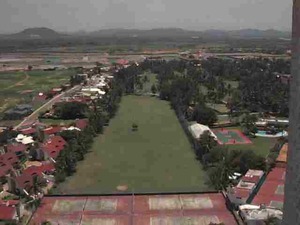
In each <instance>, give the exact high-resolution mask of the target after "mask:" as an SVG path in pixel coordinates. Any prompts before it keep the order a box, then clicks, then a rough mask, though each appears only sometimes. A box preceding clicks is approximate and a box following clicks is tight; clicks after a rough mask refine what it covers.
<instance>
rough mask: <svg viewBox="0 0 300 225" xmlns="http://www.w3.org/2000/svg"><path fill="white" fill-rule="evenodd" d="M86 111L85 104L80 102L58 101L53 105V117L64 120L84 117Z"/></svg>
mask: <svg viewBox="0 0 300 225" xmlns="http://www.w3.org/2000/svg"><path fill="white" fill-rule="evenodd" d="M87 111H88V106H87V104H86V103H82V102H60V103H57V104H56V105H55V107H54V115H55V117H57V118H60V119H64V120H69V119H78V118H85V117H86V113H87Z"/></svg>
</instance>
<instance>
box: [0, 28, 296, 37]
mask: <svg viewBox="0 0 300 225" xmlns="http://www.w3.org/2000/svg"><path fill="white" fill-rule="evenodd" d="M75 37H99V38H101V37H118V38H128V37H131V38H138V37H140V38H147V37H151V38H168V37H172V38H174V37H180V38H195V39H197V38H214V39H227V38H237V39H256V38H260V39H289V38H290V37H291V32H285V31H278V30H272V29H270V30H258V29H241V30H232V31H226V30H205V31H189V30H184V29H180V28H157V29H150V30H139V29H104V30H99V31H93V32H84V31H81V32H75V33H60V32H56V31H54V30H52V29H49V28H44V27H42V28H28V29H25V30H23V31H21V32H19V33H15V34H9V35H0V39H3V38H5V39H20V40H23V39H29V40H30V39H61V38H75Z"/></svg>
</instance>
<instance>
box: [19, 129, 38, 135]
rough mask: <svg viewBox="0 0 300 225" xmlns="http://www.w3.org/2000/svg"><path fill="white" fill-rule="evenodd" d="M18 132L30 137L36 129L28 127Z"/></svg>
mask: <svg viewBox="0 0 300 225" xmlns="http://www.w3.org/2000/svg"><path fill="white" fill-rule="evenodd" d="M20 132H21V133H22V134H24V135H30V134H34V133H36V129H35V128H33V127H29V128H25V129H22V130H20Z"/></svg>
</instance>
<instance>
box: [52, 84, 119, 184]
mask: <svg viewBox="0 0 300 225" xmlns="http://www.w3.org/2000/svg"><path fill="white" fill-rule="evenodd" d="M121 96H122V91H121V89H120V87H119V83H117V82H113V83H112V85H111V88H110V90H109V91H108V93H107V94H106V95H105V96H104V97H103V98H99V99H96V100H94V102H93V104H92V107H91V108H88V110H87V112H86V114H87V115H88V120H89V125H88V126H87V127H86V128H85V129H84V130H82V131H76V130H73V131H63V132H61V133H60V135H61V136H62V137H63V138H64V139H65V140H66V141H67V143H68V145H67V147H66V148H65V149H64V150H63V151H61V153H60V154H59V156H58V158H57V160H56V164H55V168H56V173H55V180H56V182H58V183H59V182H63V181H64V180H65V179H66V177H67V176H70V175H72V174H73V173H74V172H76V164H77V162H78V161H81V160H83V159H84V156H85V154H86V153H87V152H88V151H89V149H90V148H91V146H92V144H93V140H94V137H95V136H97V135H99V134H101V133H102V132H103V127H104V126H105V125H107V124H108V122H109V119H110V118H112V117H113V116H114V115H115V113H116V112H117V109H118V104H119V102H120V99H121Z"/></svg>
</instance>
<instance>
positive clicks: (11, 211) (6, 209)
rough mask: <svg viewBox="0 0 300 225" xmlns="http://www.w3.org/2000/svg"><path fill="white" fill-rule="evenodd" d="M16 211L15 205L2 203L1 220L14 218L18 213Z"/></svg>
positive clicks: (0, 208)
mask: <svg viewBox="0 0 300 225" xmlns="http://www.w3.org/2000/svg"><path fill="white" fill-rule="evenodd" d="M16 211H17V210H16V208H15V207H12V206H6V205H0V220H12V219H13V218H14V216H15V215H16Z"/></svg>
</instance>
